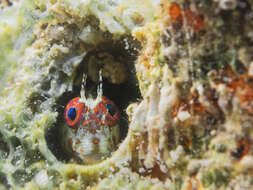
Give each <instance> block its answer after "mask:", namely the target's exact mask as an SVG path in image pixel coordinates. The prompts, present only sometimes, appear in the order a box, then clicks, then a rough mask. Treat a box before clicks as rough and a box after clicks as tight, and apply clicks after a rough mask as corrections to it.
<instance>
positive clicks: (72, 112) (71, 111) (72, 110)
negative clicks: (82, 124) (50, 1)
mask: <svg viewBox="0 0 253 190" xmlns="http://www.w3.org/2000/svg"><path fill="white" fill-rule="evenodd" d="M67 114H68V118H69V119H70V120H71V121H74V120H75V118H76V108H74V107H71V108H69V109H68V113H67Z"/></svg>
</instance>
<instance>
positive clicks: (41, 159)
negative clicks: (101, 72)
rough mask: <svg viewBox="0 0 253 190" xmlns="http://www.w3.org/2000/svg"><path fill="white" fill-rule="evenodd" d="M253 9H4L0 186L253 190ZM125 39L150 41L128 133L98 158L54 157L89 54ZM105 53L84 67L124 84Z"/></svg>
mask: <svg viewBox="0 0 253 190" xmlns="http://www.w3.org/2000/svg"><path fill="white" fill-rule="evenodd" d="M3 2H6V1H3ZM252 15H253V2H252V1H251V0H248V1H247V0H237V1H236V0H233V1H232V0H213V1H199V0H189V1H184V0H180V1H169V0H163V1H158V0H157V1H148V0H141V1H140V0H130V1H124V0H117V1H111V0H103V1H101V0H83V1H81V0H80V1H79V0H78V1H70V0H50V1H47V0H40V1H31V0H23V1H20V2H13V4H12V5H10V6H9V7H8V6H7V5H4V8H2V9H1V10H0V41H1V43H0V58H1V66H0V74H1V76H3V77H2V78H1V79H0V84H1V89H0V94H1V97H0V168H1V169H0V188H1V189H10V188H12V189H33V190H36V189H61V190H64V189H92V190H93V189H121V188H123V187H124V189H176V190H179V189H183V190H185V189H187V190H193V189H197V190H201V189H231V190H232V189H233V190H239V189H245V190H246V189H253V175H252V171H253V150H252V149H253V146H252V143H253V119H252V118H253V117H252V114H253V103H252V101H253V84H252V81H253V80H252V79H253V78H252V76H253V56H252V55H253V48H252V47H253V46H252V44H253V19H252V18H253V17H252ZM95 34H96V35H95ZM125 36H131V37H132V38H134V39H135V40H137V41H139V42H140V44H141V49H140V50H139V55H138V58H137V60H136V61H135V63H134V64H135V69H136V76H137V79H138V86H139V88H140V92H141V95H142V98H141V99H140V100H136V102H135V103H132V104H130V105H129V106H128V108H127V110H126V112H127V114H128V115H129V126H128V133H127V136H126V137H125V139H123V140H122V142H121V143H120V144H119V146H118V148H117V150H116V151H115V152H113V153H112V155H111V156H110V157H109V158H107V159H106V160H104V161H102V162H100V163H98V164H94V165H83V164H78V163H75V162H72V161H69V162H67V161H62V160H59V159H57V158H56V156H55V154H54V153H53V152H52V150H51V149H50V148H49V147H50V146H51V145H50V141H48V140H47V138H46V134H47V132H48V131H50V129H51V128H52V127H53V126H54V125H55V124H56V123H57V124H58V125H59V126H61V125H62V126H63V123H61V122H57V118H58V117H59V114H62V113H61V112H60V111H58V110H57V106H58V105H57V102H58V100H59V99H60V98H61V97H62V96H64V93H66V92H68V91H71V90H73V88H74V86H75V85H76V84H74V82H75V78H76V75H77V73H78V72H80V71H79V69H80V67H79V66H80V64H82V61H83V60H84V59H85V57H86V55H88V54H89V52H91V51H94V50H96V48H97V47H98V46H101V44H102V45H103V44H107V43H108V42H112V41H114V42H115V41H119V40H122V38H124V37H125ZM128 46H129V44H126V49H128V48H127V47H128ZM98 57H99V56H98ZM108 57H109V59H110V60H112V61H101V62H99V61H96V58H97V57H96V56H95V57H94V58H91V59H93V61H94V62H95V63H94V68H93V67H92V63H87V64H89V65H88V70H86V71H85V69H84V71H85V72H87V74H88V75H90V76H89V77H90V78H92V77H94V81H96V80H97V79H96V76H95V75H97V74H96V73H97V72H98V69H96V68H95V67H97V65H103V67H105V68H107V69H106V71H107V72H108V73H106V75H105V76H104V77H105V78H106V77H108V80H109V81H110V80H111V82H112V83H116V84H117V83H120V82H121V80H122V81H124V80H127V78H124V80H123V79H122V78H120V77H119V76H118V75H117V73H115V70H116V71H118V72H122V73H124V72H125V68H123V67H118V66H114V65H115V64H117V63H118V62H119V63H118V64H122V63H121V62H120V60H117V59H115V58H113V57H111V56H110V55H108ZM123 62H124V61H123ZM124 66H125V67H127V65H124ZM89 67H91V69H89ZM109 68H112V72H111V73H110V71H111V70H110V69H109ZM86 69H87V68H86ZM94 73H95V74H94ZM93 75H94V76H93ZM125 77H126V76H125ZM60 106H64V105H60ZM56 135H57V134H56Z"/></svg>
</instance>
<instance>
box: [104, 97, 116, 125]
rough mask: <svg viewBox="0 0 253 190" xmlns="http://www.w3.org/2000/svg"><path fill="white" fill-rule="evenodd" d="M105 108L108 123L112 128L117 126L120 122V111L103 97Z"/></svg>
mask: <svg viewBox="0 0 253 190" xmlns="http://www.w3.org/2000/svg"><path fill="white" fill-rule="evenodd" d="M103 106H104V108H105V109H104V110H105V115H106V122H107V123H108V124H109V125H110V126H112V125H115V124H116V123H117V122H118V120H119V110H118V108H117V107H116V105H115V104H114V103H113V101H111V100H109V99H107V98H106V97H104V96H103Z"/></svg>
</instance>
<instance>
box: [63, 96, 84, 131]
mask: <svg viewBox="0 0 253 190" xmlns="http://www.w3.org/2000/svg"><path fill="white" fill-rule="evenodd" d="M79 99H80V97H76V98H73V99H72V100H70V102H69V103H68V104H67V106H66V108H65V113H64V115H65V121H66V123H67V124H68V126H70V127H74V126H75V125H76V124H78V123H79V122H80V120H81V119H82V114H83V112H84V107H85V105H84V103H82V102H79Z"/></svg>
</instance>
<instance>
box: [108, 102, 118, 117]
mask: <svg viewBox="0 0 253 190" xmlns="http://www.w3.org/2000/svg"><path fill="white" fill-rule="evenodd" d="M106 108H107V110H108V112H109V113H110V115H111V116H112V117H113V116H114V115H115V114H116V108H115V106H114V105H112V104H106Z"/></svg>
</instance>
